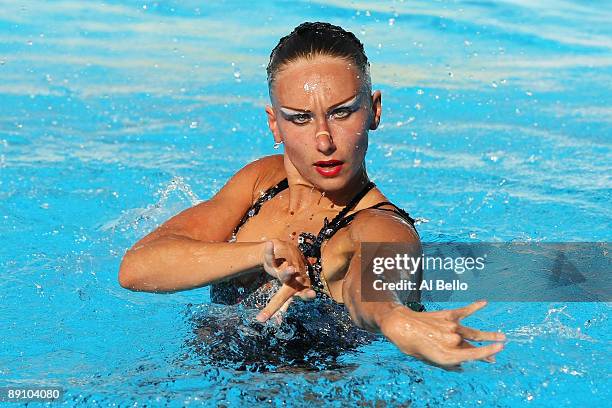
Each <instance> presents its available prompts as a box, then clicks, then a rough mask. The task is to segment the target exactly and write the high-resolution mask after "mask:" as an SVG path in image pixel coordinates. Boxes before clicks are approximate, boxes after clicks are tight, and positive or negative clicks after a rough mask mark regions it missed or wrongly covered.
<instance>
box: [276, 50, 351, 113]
mask: <svg viewBox="0 0 612 408" xmlns="http://www.w3.org/2000/svg"><path fill="white" fill-rule="evenodd" d="M362 79H363V78H360V73H359V70H358V69H357V68H356V67H355V65H354V64H353V63H351V62H349V61H346V60H344V59H341V58H337V57H327V56H320V57H316V58H314V59H305V58H302V59H299V60H296V61H294V62H291V63H289V64H287V65H285V66H283V68H282V69H281V70H280V72H279V73H278V74H277V75H276V79H275V81H274V84H273V87H274V88H273V92H272V94H273V95H274V99H275V102H276V103H277V104H279V105H290V106H294V107H296V108H301V107H306V106H310V105H311V104H312V101H313V100H314V98H317V99H320V98H323V101H325V102H329V103H330V104H334V103H337V102H339V101H342V100H345V99H347V98H350V97H351V96H353V95H355V94H356V93H358V92H359V90H360V85H361V81H362Z"/></svg>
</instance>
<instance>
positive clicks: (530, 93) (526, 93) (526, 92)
mask: <svg viewBox="0 0 612 408" xmlns="http://www.w3.org/2000/svg"><path fill="white" fill-rule="evenodd" d="M525 95H527V96H532V95H533V93H532V92H531V91H525Z"/></svg>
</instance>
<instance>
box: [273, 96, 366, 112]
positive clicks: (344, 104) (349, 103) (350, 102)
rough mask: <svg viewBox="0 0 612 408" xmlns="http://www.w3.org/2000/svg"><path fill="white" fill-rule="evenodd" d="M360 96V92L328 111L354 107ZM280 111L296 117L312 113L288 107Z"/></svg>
mask: <svg viewBox="0 0 612 408" xmlns="http://www.w3.org/2000/svg"><path fill="white" fill-rule="evenodd" d="M359 95H360V93H359V92H358V93H356V94H355V95H354V96H352V97H350V98H349V99H348V100H345V101H342V102H339V103H337V104H335V105H332V106H331V107H330V108H329V109H328V110H327V111H328V112H329V111H330V110H333V109H341V108H349V107H352V106H354V105H355V104H356V103H357V101H358V100H359ZM279 110H280V111H281V112H282V113H284V114H285V115H294V114H300V113H312V112H311V111H309V110H304V109H297V108H290V107H288V106H281V107H280V108H279Z"/></svg>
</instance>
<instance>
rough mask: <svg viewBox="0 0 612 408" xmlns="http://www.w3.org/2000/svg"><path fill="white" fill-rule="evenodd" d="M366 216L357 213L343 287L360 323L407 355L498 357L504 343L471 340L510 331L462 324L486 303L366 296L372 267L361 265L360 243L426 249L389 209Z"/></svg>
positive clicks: (446, 362) (415, 251)
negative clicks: (434, 305)
mask: <svg viewBox="0 0 612 408" xmlns="http://www.w3.org/2000/svg"><path fill="white" fill-rule="evenodd" d="M363 215H364V216H363V217H362V219H360V220H358V218H359V217H356V218H355V221H354V225H353V228H352V229H351V235H352V238H353V241H354V242H355V244H356V251H355V254H354V256H353V258H352V259H351V262H350V265H349V269H348V271H347V273H346V276H345V278H344V284H343V289H342V294H343V299H344V303H345V305H346V307H347V308H348V310H349V313H350V315H351V318H352V319H353V321H354V322H355V324H356V325H358V326H359V327H361V328H364V329H366V330H368V331H373V332H380V333H382V334H383V335H384V336H385V337H387V339H389V340H390V341H391V342H392V343H394V344H395V345H396V346H397V347H398V348H399V349H400V350H401V351H402V352H404V353H406V354H409V355H412V356H414V357H417V358H419V359H421V360H425V361H427V362H430V363H433V364H435V365H439V366H442V367H452V366H456V365H458V364H460V363H461V362H464V361H467V360H484V361H488V362H493V361H495V360H494V355H495V354H496V353H498V352H499V351H501V350H502V349H503V344H501V343H496V344H490V345H487V346H481V347H474V346H473V345H471V344H470V343H468V342H467V341H466V340H475V341H503V340H504V339H505V336H504V335H503V334H502V333H497V332H483V331H480V330H476V329H472V328H468V327H465V326H462V325H461V324H460V323H459V320H460V319H462V318H464V317H467V316H469V315H470V314H472V313H474V312H475V311H477V310H479V309H481V308H483V307H484V306H485V305H486V302H476V303H472V304H471V305H468V306H465V307H463V308H460V309H456V310H441V311H437V312H414V311H413V310H411V309H409V308H407V307H405V306H404V305H403V304H402V302H401V301H400V294H399V293H398V292H395V293H394V292H391V291H387V292H377V295H376V299H375V300H376V301H374V302H366V301H364V300H363V299H362V297H363V293H362V289H364V290H367V289H368V288H367V287H364V286H363V285H362V279H363V278H364V276H363V275H362V274H364V273H368V271H362V268H361V267H362V259H361V258H362V256H363V254H362V253H361V245H360V244H361V242H382V243H388V242H401V243H403V244H406V248H410V249H411V251H410V252H411V254H410V256H417V257H418V256H420V255H421V252H422V251H421V245H420V241H419V239H418V237H417V235H416V232H415V231H414V229H413V228H412V226H410V225H408V224H406V222H405V221H403V220H401V219H400V218H398V217H396V216H393V215H389V214H386V215H377V214H363ZM390 237H391V238H390ZM379 248H380V247H379ZM383 254H384V252H383ZM375 255H376V256H377V255H379V253H378V252H377V253H376V254H375ZM366 261H367V262H365V263H363V264H364V265H369V264H370V262H369V261H370V260H366ZM370 273H371V272H370ZM365 278H366V279H367V277H365Z"/></svg>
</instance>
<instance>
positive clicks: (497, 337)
mask: <svg viewBox="0 0 612 408" xmlns="http://www.w3.org/2000/svg"><path fill="white" fill-rule="evenodd" d="M457 333H459V334H460V335H461V336H463V338H465V339H468V340H474V341H504V340H506V336H505V335H504V334H503V333H499V332H486V331H481V330H477V329H472V328H470V327H465V326H462V325H459V327H458V328H457Z"/></svg>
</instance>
